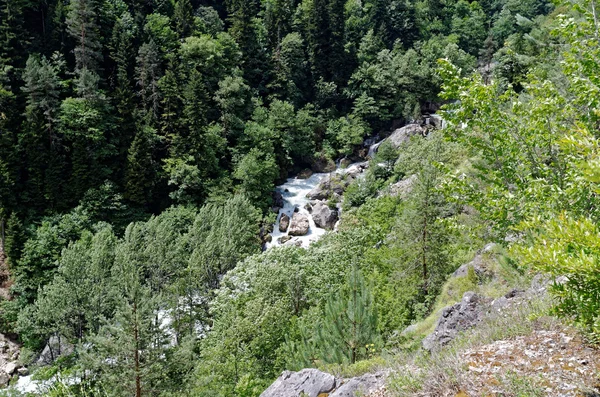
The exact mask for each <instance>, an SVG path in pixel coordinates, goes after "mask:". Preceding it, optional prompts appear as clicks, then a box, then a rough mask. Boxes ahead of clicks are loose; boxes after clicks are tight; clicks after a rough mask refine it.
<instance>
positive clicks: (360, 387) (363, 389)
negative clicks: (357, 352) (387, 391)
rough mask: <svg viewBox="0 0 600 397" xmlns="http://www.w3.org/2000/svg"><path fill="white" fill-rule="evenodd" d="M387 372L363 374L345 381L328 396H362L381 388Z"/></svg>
mask: <svg viewBox="0 0 600 397" xmlns="http://www.w3.org/2000/svg"><path fill="white" fill-rule="evenodd" d="M386 378H387V373H385V372H377V373H375V374H365V375H362V376H358V377H356V378H352V379H349V380H347V381H345V382H344V383H343V384H342V385H341V386H340V387H338V388H337V389H336V390H335V391H334V392H333V393H332V394H330V395H329V397H356V396H364V395H367V394H369V393H372V392H374V391H376V390H379V389H381V388H382V387H383V386H384V385H385V379H386Z"/></svg>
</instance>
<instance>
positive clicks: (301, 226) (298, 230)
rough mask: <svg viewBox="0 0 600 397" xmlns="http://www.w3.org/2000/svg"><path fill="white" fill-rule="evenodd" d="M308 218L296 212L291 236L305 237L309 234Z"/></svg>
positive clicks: (293, 217)
mask: <svg viewBox="0 0 600 397" xmlns="http://www.w3.org/2000/svg"><path fill="white" fill-rule="evenodd" d="M308 228H309V223H308V216H307V215H304V214H300V213H298V212H295V213H294V215H293V216H292V221H291V222H290V228H289V231H288V234H289V235H290V236H304V235H306V234H307V233H308Z"/></svg>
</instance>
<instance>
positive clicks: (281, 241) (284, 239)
mask: <svg viewBox="0 0 600 397" xmlns="http://www.w3.org/2000/svg"><path fill="white" fill-rule="evenodd" d="M291 239H292V236H281V237H279V238H278V239H277V242H278V243H279V244H285V243H287V242H288V241H290V240H291Z"/></svg>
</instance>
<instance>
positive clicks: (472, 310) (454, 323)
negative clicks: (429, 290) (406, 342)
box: [423, 292, 489, 351]
mask: <svg viewBox="0 0 600 397" xmlns="http://www.w3.org/2000/svg"><path fill="white" fill-rule="evenodd" d="M488 308H489V300H488V299H487V298H485V297H483V296H481V295H479V294H476V293H474V292H465V294H464V295H463V298H462V300H461V301H460V302H459V303H457V304H455V305H452V306H449V307H446V308H445V309H443V310H442V315H441V316H440V318H439V320H438V322H437V324H436V326H435V330H434V331H433V332H432V333H431V334H430V335H428V336H427V337H426V338H425V339H423V348H424V349H425V350H429V351H432V350H436V349H438V348H439V347H441V346H444V345H447V344H448V343H449V342H450V341H452V340H453V339H454V338H455V337H456V336H457V335H458V333H459V332H461V331H464V330H466V329H469V328H472V327H474V326H475V325H477V324H478V323H479V322H480V321H481V319H482V318H483V317H484V315H485V314H486V313H487V310H488Z"/></svg>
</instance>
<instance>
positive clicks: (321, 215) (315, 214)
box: [311, 201, 338, 230]
mask: <svg viewBox="0 0 600 397" xmlns="http://www.w3.org/2000/svg"><path fill="white" fill-rule="evenodd" d="M311 214H312V218H313V220H314V221H315V225H317V226H318V227H320V228H322V229H327V230H333V227H334V226H335V223H336V222H337V220H338V211H337V210H336V209H331V208H329V206H328V205H327V204H326V203H324V202H322V201H317V202H316V203H315V205H314V206H313V207H312V210H311Z"/></svg>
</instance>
